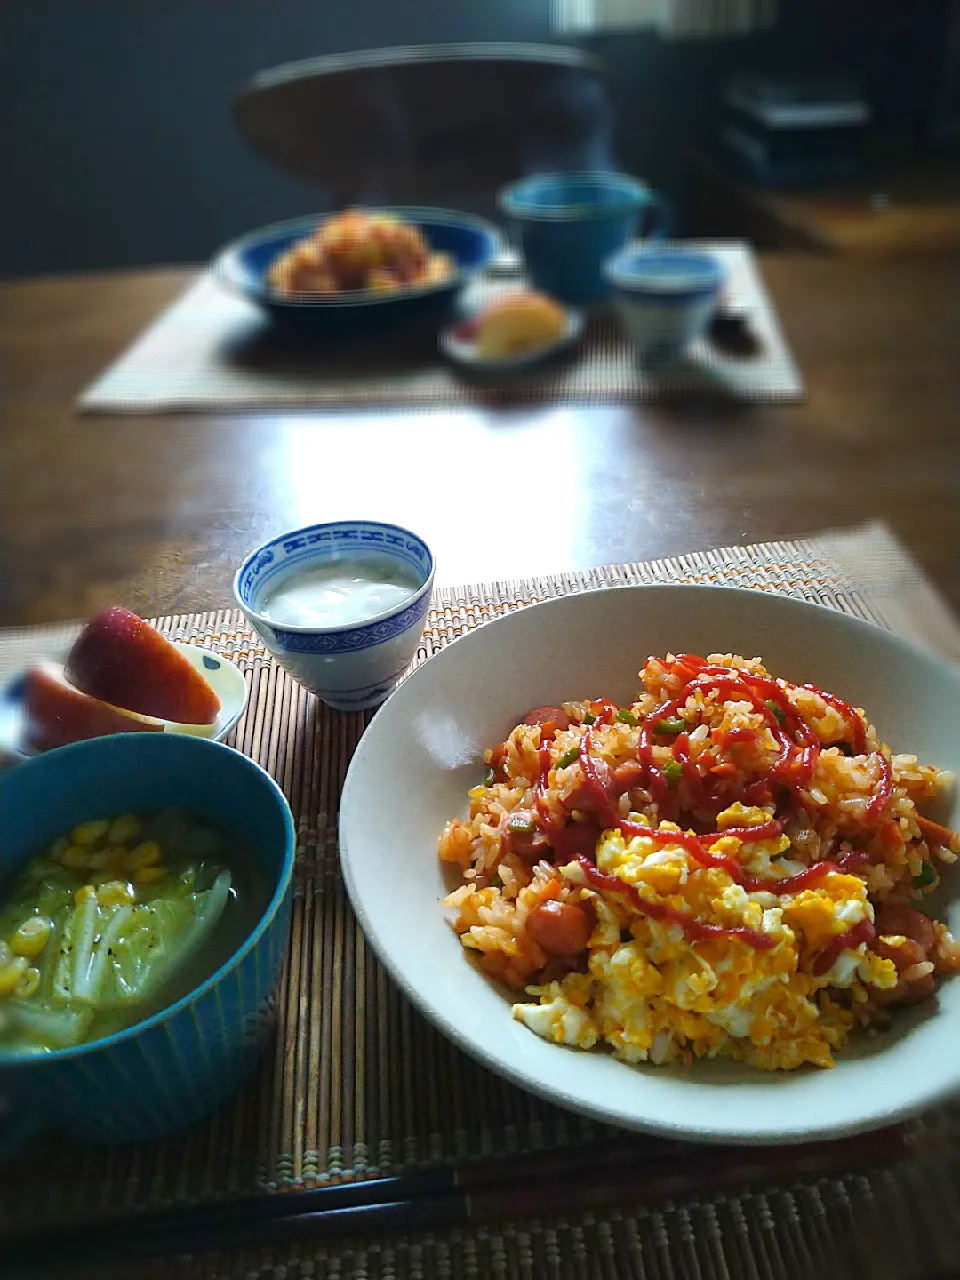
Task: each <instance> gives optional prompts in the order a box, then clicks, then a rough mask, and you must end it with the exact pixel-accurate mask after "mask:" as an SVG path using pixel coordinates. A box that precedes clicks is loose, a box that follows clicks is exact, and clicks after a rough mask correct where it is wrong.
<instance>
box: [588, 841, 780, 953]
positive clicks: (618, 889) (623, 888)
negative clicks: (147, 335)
mask: <svg viewBox="0 0 960 1280" xmlns="http://www.w3.org/2000/svg"><path fill="white" fill-rule="evenodd" d="M576 862H577V865H578V866H579V867H580V870H581V871H582V872H583V876H584V879H585V880H586V882H587V884H589V885H590V886H591V887H592V888H594V889H603V890H604V891H605V892H607V893H619V894H622V895H623V896H624V897H625V898H628V899H629V900H630V902H631V904H632V905H633V906H634V907H635V908H636V910H637V911H639V912H640V913H641V915H645V916H647V917H648V918H649V919H650V920H656V921H658V922H659V923H661V924H677V925H679V926H680V928H681V929H682V930H683V931H684V933H685V934H686V935H687V937H688V938H691V939H694V940H695V941H698V942H706V941H710V940H712V939H714V938H737V939H739V940H740V941H741V942H746V943H747V944H748V945H749V946H751V947H755V948H756V949H757V950H759V951H768V950H770V948H771V947H775V946H776V945H777V940H776V938H771V937H768V936H767V934H765V933H760V932H759V930H757V929H748V928H747V927H746V925H735V926H732V927H730V928H727V927H726V926H724V925H719V924H705V923H704V921H702V920H697V919H695V918H694V917H693V916H688V915H686V914H685V913H684V912H682V911H677V910H675V909H674V908H673V907H668V906H666V905H664V904H663V903H661V902H648V901H647V900H646V898H643V897H641V896H640V894H639V893H638V891H637V890H636V889H635V888H634V887H633V885H631V884H624V882H623V881H622V880H620V879H619V878H618V877H617V876H611V875H607V874H606V873H605V872H603V871H598V870H597V868H596V867H595V866H594V865H593V863H592V862H590V860H589V859H588V858H583V857H580V858H577V859H576Z"/></svg>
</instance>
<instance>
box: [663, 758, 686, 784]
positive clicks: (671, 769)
mask: <svg viewBox="0 0 960 1280" xmlns="http://www.w3.org/2000/svg"><path fill="white" fill-rule="evenodd" d="M663 776H664V777H665V778H666V780H667V786H668V787H669V788H670V790H671V791H673V789H674V788H675V787H676V786H677V785H678V784H679V782H680V779H681V778H682V777H683V765H682V764H681V763H680V761H679V760H668V761H667V763H666V764H665V765H664V766H663Z"/></svg>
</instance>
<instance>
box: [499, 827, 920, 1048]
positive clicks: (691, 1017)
mask: <svg viewBox="0 0 960 1280" xmlns="http://www.w3.org/2000/svg"><path fill="white" fill-rule="evenodd" d="M733 809H736V810H737V812H736V813H734V812H733ZM767 816H768V815H766V814H765V813H763V811H762V810H748V809H744V808H743V806H731V810H727V811H726V812H725V814H721V815H720V819H719V820H718V824H717V825H718V827H719V828H720V829H724V828H727V827H730V826H746V825H758V824H759V823H762V822H763V821H765V820H766V819H767ZM671 829H673V830H678V828H676V827H673V826H672V824H670V823H662V824H661V832H663V831H667V830H671ZM788 848H789V841H788V840H787V839H786V837H782V836H781V837H778V838H776V839H774V840H766V841H756V842H749V843H748V842H743V843H741V841H740V839H739V838H738V837H736V836H723V837H721V838H719V839H718V840H717V841H716V842H715V843H714V844H713V845H712V846H711V852H713V853H718V854H719V853H722V854H726V855H727V856H728V857H733V858H735V859H736V860H737V861H738V862H739V863H740V864H741V865H742V866H743V867H744V868H745V869H747V870H749V872H750V874H751V875H762V876H765V877H769V878H777V877H779V876H781V875H790V874H795V873H796V872H798V871H801V870H802V869H803V868H802V866H801V865H800V864H798V863H791V862H790V861H788V860H786V859H783V858H782V854H784V853H785V852H786V851H787V849H788ZM597 867H598V869H599V870H600V871H602V872H604V873H605V874H608V875H614V876H616V877H617V878H618V879H620V880H622V881H623V882H624V884H625V885H631V886H633V887H634V888H635V889H636V891H637V893H638V894H639V895H640V897H641V898H642V899H644V900H645V901H647V902H650V903H652V904H659V905H663V906H666V907H670V908H672V909H673V910H674V911H677V912H682V913H683V914H684V915H686V916H689V917H691V918H693V919H696V920H698V921H701V922H703V923H706V924H713V925H720V926H722V927H725V928H728V929H729V928H737V927H742V926H746V927H747V928H749V929H752V930H755V931H758V932H760V933H763V934H765V935H766V936H767V937H769V938H770V939H772V941H773V945H772V946H770V947H769V948H766V949H760V948H758V947H755V946H753V945H751V943H750V942H749V941H748V940H746V939H743V938H739V937H736V936H724V935H720V936H714V937H709V938H706V939H697V938H691V937H689V936H688V935H687V933H686V932H685V930H684V929H683V927H682V925H681V924H677V923H673V922H671V921H657V920H653V919H651V918H650V917H649V916H647V915H645V914H644V913H643V912H642V911H641V910H640V909H639V908H638V906H637V904H636V903H635V902H633V901H631V898H630V896H629V895H626V894H623V895H621V894H618V893H613V892H607V891H606V890H600V891H595V890H594V889H592V888H590V887H589V885H588V884H587V881H586V878H585V876H584V872H583V870H582V868H581V867H580V866H579V864H577V863H575V862H573V863H570V864H569V865H568V866H566V867H564V868H563V869H562V874H563V875H564V877H565V878H566V879H567V880H568V881H569V882H570V883H571V884H574V885H580V886H581V888H580V896H581V898H582V899H589V900H591V901H592V903H593V907H594V911H595V915H596V926H595V928H594V930H593V934H592V936H591V938H590V942H589V946H588V953H587V956H588V958H587V970H586V972H585V973H571V974H569V975H568V976H567V977H565V978H563V980H562V981H559V982H551V983H550V984H549V985H547V986H544V987H531V988H529V994H530V995H532V996H535V997H537V998H538V1001H539V1003H537V1004H517V1005H515V1006H514V1009H513V1013H514V1016H515V1017H516V1018H517V1019H518V1020H519V1021H521V1022H523V1023H524V1024H525V1025H526V1026H527V1027H529V1028H530V1029H531V1030H532V1031H534V1032H536V1034H537V1035H539V1036H542V1037H543V1038H544V1039H545V1040H550V1041H553V1042H554V1043H557V1044H567V1045H572V1046H576V1047H577V1048H581V1049H591V1048H593V1047H594V1046H595V1045H598V1044H601V1043H603V1044H606V1045H608V1046H610V1047H611V1048H612V1049H613V1052H614V1054H615V1055H616V1056H617V1057H619V1058H622V1059H624V1061H626V1062H644V1061H649V1062H654V1063H662V1062H669V1061H682V1062H685V1063H689V1062H692V1061H693V1060H694V1059H695V1058H699V1057H714V1056H717V1055H724V1056H727V1057H732V1058H738V1059H740V1060H742V1061H744V1062H748V1063H750V1064H752V1065H753V1066H756V1067H761V1068H766V1069H768V1070H785V1069H790V1068H793V1067H799V1066H801V1065H802V1064H804V1063H813V1064H815V1065H817V1066H821V1067H830V1066H833V1054H834V1051H835V1050H837V1049H839V1048H840V1046H841V1045H842V1044H843V1041H844V1039H845V1038H846V1035H847V1033H848V1031H849V1030H850V1027H851V1025H852V1022H853V1015H852V1013H851V1011H850V1008H848V1007H844V1006H842V1005H841V1004H839V1003H838V1002H837V1000H836V999H834V998H833V996H832V995H831V994H830V993H829V992H828V990H827V989H828V988H831V989H833V990H834V991H835V990H836V989H837V988H847V989H850V1001H851V1003H855V1002H857V1001H858V1000H861V1001H862V1000H863V999H865V998H866V997H865V994H864V988H865V987H866V986H873V987H878V988H890V987H894V986H895V985H896V983H897V972H896V967H895V965H894V963H893V961H891V960H885V959H881V958H880V957H879V956H876V955H874V954H873V953H872V952H870V951H869V950H868V948H867V946H866V944H864V943H860V944H859V945H858V946H856V947H850V948H846V949H844V950H843V951H842V952H841V953H840V955H839V956H838V957H837V958H836V960H835V961H834V963H833V965H832V966H831V967H830V969H829V970H827V971H826V972H825V973H823V974H822V975H817V974H815V973H814V971H813V961H814V958H815V957H816V955H817V953H818V952H822V951H823V949H824V947H826V946H828V945H829V944H830V942H831V940H832V939H834V938H836V937H837V936H839V935H840V934H844V933H846V932H847V931H848V930H849V929H851V928H853V927H854V926H855V925H856V924H858V923H859V922H860V921H862V920H864V919H867V920H871V921H872V919H873V908H872V906H871V905H870V903H869V901H868V899H867V889H866V885H865V884H864V882H863V881H862V880H861V879H860V878H859V877H858V876H854V875H846V874H842V873H839V872H829V873H828V874H826V875H825V876H824V877H823V878H822V879H821V880H818V881H816V882H815V883H814V884H812V885H811V886H809V887H807V888H803V889H800V890H799V891H798V892H795V893H785V894H782V895H778V894H774V893H771V892H769V891H767V890H762V891H758V892H748V891H747V890H746V889H744V888H743V887H742V886H741V885H739V884H738V883H737V882H736V881H735V880H734V879H733V878H732V877H731V876H730V875H729V873H728V872H727V871H726V870H724V869H723V868H718V867H704V866H703V865H702V864H701V863H699V862H697V861H695V860H694V859H693V858H692V857H691V855H690V854H689V853H688V852H687V851H686V850H685V849H684V848H683V847H682V846H681V845H679V844H670V843H664V842H663V840H662V838H661V839H658V840H653V839H650V838H648V837H644V836H635V837H633V838H632V839H630V840H629V841H627V840H625V839H624V837H623V835H622V834H621V833H620V832H619V831H617V830H610V831H606V832H604V833H603V836H602V837H601V839H600V842H599V844H598V846H597ZM778 868H779V870H778Z"/></svg>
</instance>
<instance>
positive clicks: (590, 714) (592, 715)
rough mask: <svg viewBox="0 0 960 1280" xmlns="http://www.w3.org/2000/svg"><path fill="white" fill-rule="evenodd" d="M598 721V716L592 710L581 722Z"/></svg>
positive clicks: (593, 722) (591, 722)
mask: <svg viewBox="0 0 960 1280" xmlns="http://www.w3.org/2000/svg"><path fill="white" fill-rule="evenodd" d="M596 721H597V717H596V716H595V715H594V714H593V713H592V712H591V711H588V712H587V714H586V715H585V716H584V717H583V720H582V722H581V723H582V724H596Z"/></svg>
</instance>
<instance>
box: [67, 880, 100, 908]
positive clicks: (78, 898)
mask: <svg viewBox="0 0 960 1280" xmlns="http://www.w3.org/2000/svg"><path fill="white" fill-rule="evenodd" d="M96 896H97V891H96V889H94V887H93V885H92V884H82V885H81V886H80V888H79V889H78V890H77V891H76V893H75V894H74V895H73V900H74V902H76V904H77V906H78V907H79V906H80V904H81V903H83V902H90V901H91V899H95V898H96Z"/></svg>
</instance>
